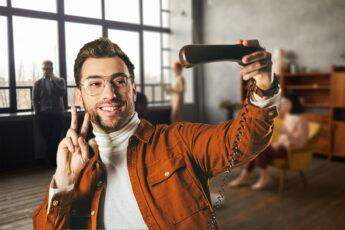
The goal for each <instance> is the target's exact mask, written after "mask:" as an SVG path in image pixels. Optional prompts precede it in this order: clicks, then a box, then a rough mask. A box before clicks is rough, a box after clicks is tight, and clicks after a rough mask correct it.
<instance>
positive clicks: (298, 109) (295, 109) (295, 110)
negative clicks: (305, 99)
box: [283, 91, 304, 114]
mask: <svg viewBox="0 0 345 230" xmlns="http://www.w3.org/2000/svg"><path fill="white" fill-rule="evenodd" d="M283 97H285V98H286V99H288V100H289V101H290V102H291V105H292V107H291V111H290V113H291V114H301V113H303V112H304V109H303V106H302V104H301V102H300V100H299V98H298V96H297V94H296V93H294V92H291V91H289V92H288V93H287V94H285V95H284V96H283Z"/></svg>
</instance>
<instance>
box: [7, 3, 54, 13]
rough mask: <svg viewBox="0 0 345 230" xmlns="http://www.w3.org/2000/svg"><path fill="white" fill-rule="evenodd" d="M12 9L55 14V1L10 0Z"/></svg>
mask: <svg viewBox="0 0 345 230" xmlns="http://www.w3.org/2000/svg"><path fill="white" fill-rule="evenodd" d="M11 2H12V7H16V8H22V9H28V10H38V11H45V12H51V13H56V0H11Z"/></svg>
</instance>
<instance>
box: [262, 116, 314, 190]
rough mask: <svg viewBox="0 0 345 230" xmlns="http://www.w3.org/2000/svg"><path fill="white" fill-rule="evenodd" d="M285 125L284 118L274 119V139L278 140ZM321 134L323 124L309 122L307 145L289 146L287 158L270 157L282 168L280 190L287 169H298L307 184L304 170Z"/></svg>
mask: <svg viewBox="0 0 345 230" xmlns="http://www.w3.org/2000/svg"><path fill="white" fill-rule="evenodd" d="M282 125H283V119H279V118H277V119H275V121H274V131H273V137H272V141H273V142H276V141H278V138H279V132H278V130H279V129H280V127H281V126H282ZM320 134H321V126H320V124H319V123H316V122H309V140H308V142H307V143H306V144H305V146H303V147H301V148H289V149H288V156H287V159H281V158H273V159H270V161H269V163H270V165H272V166H273V167H276V168H280V169H281V172H280V180H279V192H280V193H282V192H283V189H284V181H285V175H286V171H287V170H290V171H298V172H299V174H300V176H301V178H302V181H303V184H304V186H305V187H306V186H307V180H306V178H305V175H304V173H303V171H304V170H307V169H308V168H309V165H310V161H311V158H312V156H313V152H314V150H315V147H316V143H317V141H318V138H319V136H320Z"/></svg>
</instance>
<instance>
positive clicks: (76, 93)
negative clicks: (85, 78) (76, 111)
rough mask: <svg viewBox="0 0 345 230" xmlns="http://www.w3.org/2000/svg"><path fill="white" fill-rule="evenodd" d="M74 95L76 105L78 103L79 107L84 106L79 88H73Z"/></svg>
mask: <svg viewBox="0 0 345 230" xmlns="http://www.w3.org/2000/svg"><path fill="white" fill-rule="evenodd" d="M75 95H76V102H77V105H79V106H80V108H84V103H83V97H82V95H81V90H80V89H79V88H76V89H75Z"/></svg>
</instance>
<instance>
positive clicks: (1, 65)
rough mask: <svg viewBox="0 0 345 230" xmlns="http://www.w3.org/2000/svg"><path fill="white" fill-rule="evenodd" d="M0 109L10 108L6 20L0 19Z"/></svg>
mask: <svg viewBox="0 0 345 230" xmlns="http://www.w3.org/2000/svg"><path fill="white" fill-rule="evenodd" d="M0 50H1V52H0V108H8V107H10V90H9V82H8V80H9V77H8V49H7V18H5V17H0Z"/></svg>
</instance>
